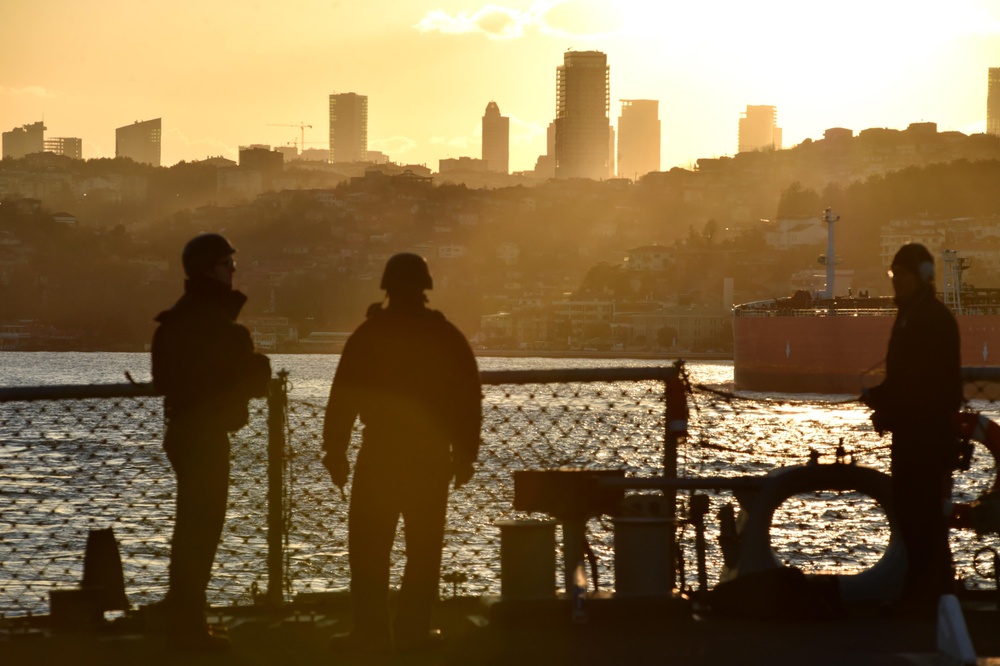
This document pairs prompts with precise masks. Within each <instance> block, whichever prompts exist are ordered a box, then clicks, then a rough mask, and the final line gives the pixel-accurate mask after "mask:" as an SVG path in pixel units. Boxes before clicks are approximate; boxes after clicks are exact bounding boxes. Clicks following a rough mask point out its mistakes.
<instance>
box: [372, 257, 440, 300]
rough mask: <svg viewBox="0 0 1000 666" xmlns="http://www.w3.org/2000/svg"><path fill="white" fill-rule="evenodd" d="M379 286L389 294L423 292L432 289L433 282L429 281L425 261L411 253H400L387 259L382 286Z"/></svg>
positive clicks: (428, 270)
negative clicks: (408, 291) (406, 291)
mask: <svg viewBox="0 0 1000 666" xmlns="http://www.w3.org/2000/svg"><path fill="white" fill-rule="evenodd" d="M379 286H380V287H381V288H382V289H385V290H386V291H389V292H391V291H402V290H410V291H423V290H424V289H433V288H434V280H432V279H431V271H430V269H429V268H427V260H426V259H424V258H423V257H421V256H420V255H419V254H413V253H412V252H401V253H400V254H394V255H393V256H391V257H389V261H387V262H385V271H384V272H383V273H382V284H381V285H379Z"/></svg>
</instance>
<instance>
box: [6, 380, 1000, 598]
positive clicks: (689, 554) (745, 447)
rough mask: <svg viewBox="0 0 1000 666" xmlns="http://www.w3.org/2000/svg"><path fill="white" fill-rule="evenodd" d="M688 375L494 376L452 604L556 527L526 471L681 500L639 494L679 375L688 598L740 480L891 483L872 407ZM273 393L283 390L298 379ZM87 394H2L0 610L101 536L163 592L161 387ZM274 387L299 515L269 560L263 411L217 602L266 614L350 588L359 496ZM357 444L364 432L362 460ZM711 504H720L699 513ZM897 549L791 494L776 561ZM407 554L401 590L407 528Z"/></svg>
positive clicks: (459, 494) (715, 556) (656, 491)
mask: <svg viewBox="0 0 1000 666" xmlns="http://www.w3.org/2000/svg"><path fill="white" fill-rule="evenodd" d="M688 370H690V372H691V375H690V377H688V376H687V372H686V371H685V369H684V368H683V367H680V368H679V369H678V368H671V367H667V368H603V369H594V370H581V369H574V370H567V371H556V370H545V371H493V372H489V371H487V372H483V373H482V377H483V397H484V403H483V410H484V412H483V413H484V426H483V432H482V441H483V444H482V447H481V452H480V459H479V463H478V465H477V472H476V475H475V476H474V477H473V479H472V481H471V482H470V483H469V484H467V485H466V486H465V487H463V488H461V489H459V490H458V491H456V492H453V493H452V495H451V499H450V502H449V514H448V524H447V530H446V537H445V540H446V543H445V552H444V559H443V566H442V574H443V576H442V595H443V596H450V595H453V594H461V595H478V594H499V591H500V534H499V529H498V528H497V526H496V523H497V521H499V520H505V519H521V518H539V517H546V516H543V515H542V514H530V513H526V512H522V511H515V510H514V508H513V498H514V487H513V482H512V479H513V474H514V472H516V471H519V470H539V469H555V468H558V467H562V466H572V467H585V468H588V469H607V470H624V473H625V477H626V479H627V480H628V481H635V482H636V483H634V486H635V487H634V488H632V489H630V490H628V493H629V494H639V495H642V496H644V497H646V496H653V497H654V498H656V499H655V500H654V501H651V502H649V503H644V504H642V505H641V506H648V507H658V508H657V509H656V510H657V511H659V512H661V513H665V512H667V511H668V509H666V508H664V504H663V503H664V501H665V500H663V499H662V497H663V496H664V494H666V495H667V497H669V496H670V495H669V493H670V492H671V489H672V488H673V487H674V486H672V485H669V484H662V483H661V484H660V485H659V486H655V484H654V485H653V486H650V485H647V486H646V487H640V486H642V484H641V483H638V481H641V480H645V479H655V478H656V477H662V475H663V474H664V471H665V469H666V470H667V472H668V476H669V472H670V471H671V470H670V469H669V468H670V465H671V462H672V454H671V452H672V450H673V448H672V447H673V445H674V440H673V437H672V436H671V424H673V423H674V422H675V421H676V420H677V419H678V413H677V411H676V410H677V407H678V406H677V405H676V404H674V406H673V409H674V410H675V412H674V414H673V415H670V414H668V405H667V403H668V393H670V391H668V388H667V387H668V386H669V381H668V379H669V378H670V377H676V376H678V375H681V376H683V378H684V379H685V380H686V386H687V389H688V393H687V396H686V402H687V405H688V408H689V411H688V413H687V437H686V439H684V440H683V441H682V442H681V443H680V445H679V447H678V449H677V453H676V467H677V476H679V477H682V479H684V480H692V479H701V480H705V479H708V481H706V482H704V483H701V482H697V483H695V484H694V485H696V486H698V487H697V488H694V489H692V488H689V487H687V486H683V484H675V485H681V486H682V488H681V490H680V492H679V503H678V518H679V520H678V525H677V535H678V538H679V544H680V548H679V551H680V555H681V557H680V563H681V566H682V568H683V573H682V579H681V582H682V584H683V585H684V586H685V587H687V588H689V589H693V588H695V587H697V586H699V585H701V584H703V583H704V581H705V580H707V581H708V584H709V586H711V585H714V584H715V583H716V582H717V581H718V580H719V577H720V575H721V572H722V570H723V567H724V561H725V553H724V548H723V547H722V546H721V545H720V536H721V537H723V541H724V535H723V534H722V531H723V530H721V529H720V525H721V524H722V521H721V520H720V519H719V518H718V516H719V514H720V512H721V513H725V511H726V507H727V505H729V506H738V504H737V502H736V499H735V494H734V491H733V488H732V485H731V484H730V485H727V480H731V479H733V478H736V477H753V478H761V477H763V476H764V475H766V474H768V473H769V472H772V471H774V470H776V469H778V468H782V467H787V466H791V465H805V464H807V463H808V462H809V461H810V459H813V460H814V461H817V462H819V463H832V462H834V461H835V460H840V461H842V462H844V463H848V462H853V463H854V464H857V465H863V466H869V467H874V468H875V469H878V470H880V471H882V472H887V471H888V461H889V449H888V444H889V438H888V435H886V436H885V437H883V436H881V435H879V434H878V433H876V432H875V431H874V430H873V429H872V427H871V424H870V422H869V421H868V410H867V409H866V408H865V407H864V406H863V405H861V404H860V403H859V402H857V400H856V399H854V398H853V397H849V396H832V397H831V396H795V397H794V399H792V397H791V396H783V395H778V394H776V395H765V394H756V393H743V392H739V393H736V392H733V390H732V385H731V368H730V374H729V375H728V379H727V378H726V377H725V376H723V377H722V379H721V380H720V379H719V377H717V376H715V375H711V374H710V373H709V374H699V373H701V372H702V370H700V369H699V368H698V367H697V366H692V367H690V368H689V369H688ZM994 374H997V376H994ZM998 378H1000V374H998V373H996V372H995V371H993V370H992V369H989V370H970V369H966V380H967V388H968V395H969V397H970V400H969V402H968V405H967V411H968V413H970V414H971V413H975V414H982V415H984V416H986V417H988V418H991V419H993V420H996V421H1000V404H998V403H997V401H996V398H997V393H996V392H995V388H996V386H997V385H998V384H997V383H996V382H997V380H998ZM293 379H294V378H293ZM276 385H277V386H280V387H282V389H281V390H284V386H285V384H284V382H278V383H277V384H276ZM75 388H77V389H78V390H77V391H76V392H75V393H73V392H70V393H68V394H66V395H64V396H62V397H60V399H58V400H55V399H45V400H40V399H29V398H30V396H28V397H24V396H22V397H21V398H20V399H12V398H11V397H10V395H9V394H6V393H5V394H4V396H3V401H2V402H0V511H2V516H3V524H4V534H3V543H4V548H5V551H6V553H7V554H6V555H5V556H4V557H2V558H0V613H3V614H6V615H8V616H16V615H19V614H25V613H40V612H44V611H45V610H46V608H47V607H48V593H49V592H50V591H51V590H53V589H56V588H59V587H70V586H74V585H77V584H78V583H79V581H80V579H81V573H82V562H83V552H84V547H85V544H86V539H87V533H88V531H89V530H91V529H96V528H104V527H113V528H114V532H115V536H116V538H117V540H118V543H119V547H120V550H121V553H122V561H123V565H124V568H125V576H126V589H127V592H128V595H129V598H130V600H131V601H132V603H133V604H136V605H137V604H147V603H151V602H154V601H157V600H159V599H161V598H162V596H163V593H164V592H165V588H166V580H167V562H168V555H169V541H170V533H171V531H172V526H173V501H174V500H173V492H174V479H173V474H172V472H171V470H170V467H169V463H168V462H167V460H166V458H165V456H164V454H163V452H162V448H161V441H162V415H161V400H160V399H159V398H156V397H154V396H152V395H151V389H149V388H146V389H145V393H143V391H142V390H137V389H135V388H134V387H133V388H132V389H130V391H131V392H130V393H127V394H126V395H125V396H124V397H123V396H116V397H85V396H86V395H87V394H88V389H87V387H75ZM25 390H26V389H25ZM4 391H9V389H3V390H0V393H2V392H4ZM273 391H274V389H272V399H271V407H270V409H271V414H270V419H271V420H272V423H271V440H272V441H271V451H272V452H273V455H277V454H278V452H282V458H281V459H280V460H278V461H275V460H274V459H273V458H272V460H271V467H272V473H273V470H274V468H275V467H276V468H277V469H278V471H279V473H280V477H281V481H282V482H283V484H284V490H283V493H284V501H283V505H282V506H280V507H275V506H271V507H270V509H271V514H272V515H271V520H272V521H273V520H274V515H275V514H276V515H277V516H278V518H279V520H280V521H281V523H282V525H281V532H282V539H281V540H279V542H278V543H277V544H275V543H273V542H272V543H271V545H270V549H271V553H270V558H269V555H268V549H269V545H268V513H269V506H268V498H267V492H268V485H269V484H268V418H269V417H268V405H267V404H266V403H265V402H264V401H256V402H254V403H253V404H252V416H251V423H250V425H249V426H247V427H246V428H244V429H243V430H241V431H240V432H238V433H236V434H235V435H234V436H233V438H232V439H233V468H232V481H231V486H230V507H229V512H228V516H227V522H226V528H225V533H224V536H223V540H222V543H221V544H220V547H219V554H218V556H217V558H216V561H217V564H216V567H215V569H214V571H213V579H212V583H211V586H210V589H209V601H210V603H212V604H213V605H232V604H249V603H254V602H256V601H261V600H262V599H263V595H264V591H265V590H267V592H268V593H269V594H268V595H267V596H268V598H269V599H271V600H272V601H274V600H275V597H274V596H273V595H274V594H275V593H277V597H276V599H277V601H278V602H280V601H291V600H292V599H294V598H296V597H297V596H298V595H300V594H303V593H305V594H308V593H321V592H325V591H329V590H337V589H343V588H346V587H347V585H348V581H349V575H350V571H349V568H348V564H347V504H348V502H347V496H348V495H349V491H350V487H349V486H348V488H347V491H348V495H342V494H341V493H340V492H339V491H337V489H336V488H334V486H333V485H332V484H331V483H330V480H329V477H328V475H327V473H326V470H325V469H324V468H323V466H322V464H321V457H322V455H321V443H322V435H321V432H322V422H323V412H324V410H325V403H323V401H322V400H317V399H316V397H315V396H316V395H317V391H315V390H314V391H312V392H310V393H309V394H308V395H298V394H297V391H296V389H295V387H294V383H293V384H292V386H291V387H290V388H289V389H288V394H287V409H286V408H285V403H284V400H283V398H284V394H282V400H278V401H275V400H274V396H273ZM320 393H321V391H320ZM74 396H75V397H74ZM35 397H39V396H35ZM43 397H46V396H43ZM47 397H49V398H51V396H47ZM682 398H683V395H682ZM275 410H279V411H275ZM679 418H680V419H681V420H683V418H684V417H683V415H681V416H680V417H679ZM275 420H276V421H277V423H278V428H277V431H278V433H279V434H280V437H279V438H278V439H277V440H276V432H275V430H276V428H275V425H274V422H275ZM282 426H283V427H282ZM360 437H361V433H360V429H357V430H356V431H355V439H354V442H353V444H352V447H351V452H350V455H351V457H352V459H353V456H354V455H356V452H357V449H358V446H359V444H360ZM276 442H277V444H278V445H277V446H275V443H276ZM998 445H1000V443H998ZM996 474H997V465H996V461H995V460H994V458H993V455H992V453H991V451H990V449H989V445H988V444H984V443H982V442H975V443H974V447H973V455H972V457H971V461H970V465H969V469H968V470H967V471H959V472H956V474H955V493H954V497H955V500H956V501H957V502H970V501H972V500H974V499H976V498H978V497H980V496H981V495H983V494H984V493H985V492H986V491H987V490H988V489H989V488H990V487H991V486H992V484H993V481H994V479H995V478H996ZM272 478H273V477H272ZM713 480H714V481H713ZM699 484H700V485H699ZM695 495H700V496H702V497H703V498H705V499H703V500H693V499H692V498H693V497H694V496H695ZM666 501H667V502H669V500H666ZM702 501H705V502H707V513H706V518H705V533H706V539H705V544H706V545H705V551H706V557H705V560H704V561H705V563H704V565H703V566H702V567H701V568H702V569H703V571H698V570H697V569H698V566H697V562H698V557H697V556H696V553H695V539H694V537H695V534H696V532H697V531H698V529H697V526H696V525H697V522H698V521H697V520H689V519H688V518H694V516H689V514H688V508H689V507H690V506H692V505H696V504H698V503H699V502H702ZM637 506H640V505H637ZM587 528H588V529H587V537H588V541H589V544H590V550H591V551H592V552H593V554H594V557H595V561H596V567H597V568H596V570H597V572H598V579H599V585H600V586H601V587H602V588H603V589H610V588H611V587H612V586H613V584H614V582H613V581H614V553H613V532H614V525H613V521H612V519H611V518H610V517H609V516H607V515H602V516H599V517H597V518H594V519H592V520H589V521H588V524H587ZM888 539H889V530H888V524H887V522H886V520H885V515H884V513H883V512H882V510H881V508H880V506H879V505H878V504H877V503H876V502H875V500H874V499H873V498H871V497H869V496H866V495H864V494H861V493H858V492H848V491H816V492H810V493H800V494H796V495H793V496H791V497H789V498H788V500H787V501H785V502H783V503H782V504H781V506H780V507H779V508H778V509H777V510H776V511H775V513H774V516H773V520H772V524H771V543H772V545H773V547H774V549H775V551H776V552H777V554H778V556H779V557H780V558H781V559H782V560H784V561H785V562H787V563H789V564H794V565H795V566H798V567H800V568H802V569H804V570H805V571H832V572H834V573H848V572H853V571H857V570H860V569H864V568H866V567H869V566H871V565H872V564H873V563H874V562H875V561H877V560H878V559H879V557H881V555H882V554H883V553H884V551H885V549H886V546H887V543H888ZM994 545H995V534H980V533H977V532H976V531H974V530H970V529H958V530H954V531H953V532H952V546H953V552H954V553H955V561H956V567H957V570H958V572H959V575H960V576H962V577H963V578H964V579H966V581H967V585H970V586H972V587H980V588H982V587H992V586H993V585H994V581H993V578H994V576H995V572H994V571H993V569H992V567H991V566H990V565H989V563H988V562H986V559H988V558H985V559H984V557H983V555H984V553H985V554H986V555H989V554H990V553H992V552H993V551H992V550H990V549H992V548H993V547H994ZM275 548H277V549H278V551H277V552H275ZM394 550H395V552H394V557H393V566H394V569H393V580H394V584H397V583H398V578H399V576H400V574H401V572H402V565H403V557H402V550H403V537H402V531H401V533H400V535H399V536H398V538H397V541H396V544H395V546H394ZM556 557H558V554H557V555H556ZM275 559H277V568H275V564H276V562H275ZM555 559H556V558H555V557H554V560H555ZM276 571H277V572H279V574H280V575H281V576H282V577H283V579H282V581H281V583H282V584H281V586H280V588H279V587H278V586H269V580H271V578H273V576H274V575H275V572H276ZM699 574H700V576H699ZM561 582H562V580H561V577H560V579H559V583H560V584H561ZM594 582H595V583H596V582H597V581H594Z"/></svg>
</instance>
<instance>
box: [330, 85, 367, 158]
mask: <svg viewBox="0 0 1000 666" xmlns="http://www.w3.org/2000/svg"><path fill="white" fill-rule="evenodd" d="M330 161H331V162H367V161H368V96H367V95H358V94H356V93H334V94H332V95H330Z"/></svg>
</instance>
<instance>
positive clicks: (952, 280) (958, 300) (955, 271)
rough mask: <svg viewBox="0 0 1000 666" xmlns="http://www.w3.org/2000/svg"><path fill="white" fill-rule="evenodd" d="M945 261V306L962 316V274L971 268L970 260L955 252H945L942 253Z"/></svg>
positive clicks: (943, 288) (943, 289)
mask: <svg viewBox="0 0 1000 666" xmlns="http://www.w3.org/2000/svg"><path fill="white" fill-rule="evenodd" d="M941 257H942V259H944V275H945V280H944V286H943V287H942V291H943V292H944V304H945V305H947V306H948V307H950V308H951V309H952V311H953V312H954V313H955V314H957V315H960V314H962V273H963V272H965V270H966V269H967V268H968V267H969V260H968V259H966V258H964V257H959V256H958V252H956V251H955V250H944V251H943V252H941Z"/></svg>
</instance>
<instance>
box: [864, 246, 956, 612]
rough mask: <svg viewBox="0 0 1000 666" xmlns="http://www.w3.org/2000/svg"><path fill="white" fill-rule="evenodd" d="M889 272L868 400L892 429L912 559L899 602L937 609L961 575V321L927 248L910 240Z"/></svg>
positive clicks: (899, 502)
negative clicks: (954, 511) (888, 321)
mask: <svg viewBox="0 0 1000 666" xmlns="http://www.w3.org/2000/svg"><path fill="white" fill-rule="evenodd" d="M890 275H891V277H892V286H893V290H894V291H895V295H896V305H897V306H898V307H899V311H898V312H897V314H896V321H895V323H894V324H893V327H892V335H891V337H890V338H889V350H888V354H887V356H886V363H885V370H886V376H885V381H883V382H882V383H881V384H879V385H878V386H876V387H874V388H872V389H868V390H866V391H865V392H864V394H863V396H862V400H863V401H864V402H865V404H867V405H868V406H869V407H871V408H872V409H873V410H874V412H873V413H872V417H871V418H872V424H873V425H874V427H875V429H876V430H877V431H879V432H884V431H890V432H892V489H893V503H894V504H895V509H896V515H897V517H898V519H899V529H900V532H901V535H902V537H903V542H904V543H905V544H906V551H907V556H908V559H909V566H908V568H907V574H906V578H905V585H904V590H903V596H902V598H901V600H900V602H899V607H900V608H901V609H902V610H910V609H912V610H918V611H919V610H931V609H933V607H934V606H935V605H936V603H937V599H938V597H939V596H940V595H941V594H945V593H950V592H951V591H952V585H953V576H954V575H953V572H952V566H951V551H950V550H949V547H948V523H947V512H946V509H947V500H948V499H949V498H950V493H951V472H952V470H953V469H954V468H955V466H956V463H957V459H958V431H957V416H958V411H959V409H960V408H961V406H962V400H963V398H962V377H961V353H960V348H959V333H958V324H957V323H956V321H955V317H954V316H953V315H952V314H951V311H950V310H948V308H947V307H946V306H945V305H944V304H943V303H942V302H941V301H940V300H938V299H937V297H936V295H935V290H934V258H933V257H932V256H931V253H930V252H929V251H928V250H927V248H926V247H924V246H923V245H920V244H918V243H908V244H906V245H903V247H901V248H900V249H899V251H898V252H897V253H896V256H895V258H893V260H892V268H891V270H890Z"/></svg>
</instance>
